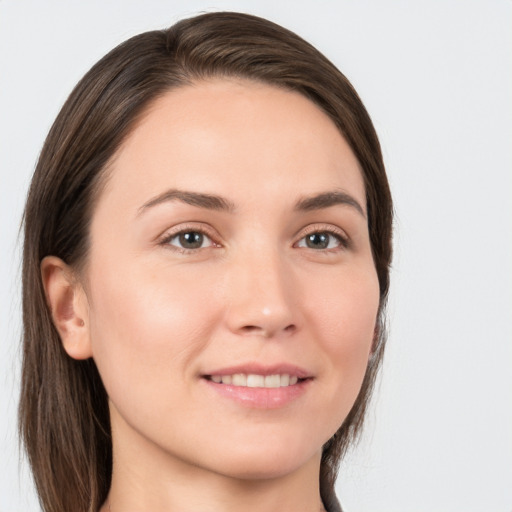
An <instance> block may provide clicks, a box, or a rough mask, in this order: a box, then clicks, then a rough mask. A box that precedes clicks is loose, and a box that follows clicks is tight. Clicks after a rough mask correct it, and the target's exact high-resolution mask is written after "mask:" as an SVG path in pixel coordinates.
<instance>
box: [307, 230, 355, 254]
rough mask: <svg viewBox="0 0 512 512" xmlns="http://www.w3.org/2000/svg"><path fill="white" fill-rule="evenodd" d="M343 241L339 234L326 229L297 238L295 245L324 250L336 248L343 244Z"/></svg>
mask: <svg viewBox="0 0 512 512" xmlns="http://www.w3.org/2000/svg"><path fill="white" fill-rule="evenodd" d="M344 245H345V244H344V241H343V240H342V239H341V237H340V236H338V235H335V234H334V233H330V232H328V231H316V232H314V233H310V234H309V235H306V236H305V237H304V238H302V239H301V240H299V242H298V244H297V247H307V248H308V249H316V250H325V249H336V248H337V247H341V246H344Z"/></svg>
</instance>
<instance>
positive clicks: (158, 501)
mask: <svg viewBox="0 0 512 512" xmlns="http://www.w3.org/2000/svg"><path fill="white" fill-rule="evenodd" d="M169 190H173V191H174V190H185V191H190V192H194V193H202V194H209V195H215V196H222V198H224V199H225V202H226V203H229V206H230V208H229V209H226V210H220V209H211V208H204V207H200V206H197V205H192V204H188V203H187V202H185V201H183V200H180V199H177V198H174V199H169V198H168V200H163V201H162V200H161V201H160V202H158V201H157V204H151V203H152V202H153V203H155V201H154V200H155V198H159V197H160V199H162V198H161V195H162V194H163V193H165V192H166V191H169ZM333 191H335V192H336V193H339V192H342V193H344V194H346V195H348V196H350V198H352V199H353V200H354V203H353V204H347V203H346V202H342V203H340V204H333V205H331V206H325V207H320V208H314V209H308V210H304V209H302V210H298V209H297V203H298V202H300V201H301V200H303V199H304V198H307V197H311V196H315V195H317V194H321V193H325V192H333ZM355 202H357V204H359V205H360V206H361V211H359V210H358V208H357V207H356V206H354V204H355ZM144 205H146V206H144ZM365 208H366V202H365V190H364V184H363V179H362V175H361V170H360V167H359V164H358V161H357V159H356V158H355V156H354V154H353V153H352V151H351V150H350V148H349V146H348V144H347V143H346V142H345V140H344V139H343V137H342V136H341V135H340V133H339V131H338V130H337V128H336V127H335V125H334V124H333V123H332V121H331V120H330V119H329V118H328V117H327V116H326V115H325V114H324V113H323V112H322V111H321V110H320V109H319V108H318V107H317V106H316V105H314V104H313V103H312V102H310V101H309V100H307V99H306V98H304V97H303V96H301V95H299V94H298V93H295V92H290V91H286V90H282V89H277V88H274V87H271V86H268V85H262V84H256V83H252V82H247V81H240V80H227V79H222V80H221V79H218V80H212V81H208V82H201V83H198V84H195V85H193V86H187V87H184V88H181V89H178V90H174V91H171V92H169V93H167V94H165V95H164V96H162V97H161V98H159V99H158V100H156V102H155V103H154V104H153V105H152V106H151V107H150V108H149V110H148V112H147V113H146V115H145V116H144V117H143V118H142V120H141V121H140V122H139V123H138V125H137V126H136V128H135V129H134V131H133V132H132V133H131V134H130V135H129V136H128V137H127V139H126V140H125V142H124V144H123V145H122V147H121V148H120V150H119V151H118V153H117V154H116V156H115V158H114V159H113V161H112V162H111V165H110V167H109V178H108V180H107V183H106V186H105V188H104V189H103V190H102V192H101V195H100V196H99V198H98V201H97V205H96V208H95V211H94V213H93V218H92V223H91V231H90V238H91V249H90V253H89V255H88V260H87V265H86V268H85V271H84V273H83V274H82V275H80V276H76V274H74V273H73V271H72V269H69V268H68V267H67V266H66V265H65V264H64V262H62V261H61V260H59V259H57V258H55V257H48V258H46V259H45V260H44V261H43V264H42V274H43V281H44V284H45V288H46V292H47V296H48V300H49V302H50V304H51V307H52V313H53V316H54V321H55V324H56V326H57V328H58V330H59V332H60V334H61V338H62V341H63V344H64V348H65V349H66V350H67V352H68V354H69V355H70V356H71V357H74V358H77V359H83V358H88V357H93V358H94V360H95V362H96V364H97V366H98V369H99V371H100V374H101V377H102V379H103V382H104V384H105V387H106V389H107V392H108V394H109V397H110V410H111V419H112V431H113V450H114V452H113V453H114V470H113V479H112V487H111V491H110V494H109V500H108V502H107V503H106V504H105V506H104V508H103V509H102V510H103V511H107V510H109V508H108V506H109V505H110V506H111V510H112V511H113V512H115V511H118V510H123V511H124V512H132V511H133V512H135V511H139V512H140V511H142V510H148V511H149V510H151V511H152V512H158V511H162V512H163V511H169V510H180V511H188V510H204V511H212V512H213V511H231V510H233V511H235V510H236V511H239V510H245V511H257V510H264V511H266V512H268V511H277V510H294V511H317V510H319V509H321V501H320V497H319V488H318V474H319V466H320V456H321V450H322V446H323V444H324V443H325V442H326V441H327V440H328V439H329V438H330V437H331V436H332V435H333V434H334V432H335V431H336V430H337V429H338V427H339V426H340V425H341V423H342V422H343V420H344V419H345V417H346V416H347V414H348V412H349V411H350V408H351V407H352V404H353V403H354V400H355V398H356V396H357V393H358V391H359V389H360V386H361V383H362V380H363V377H364V373H365V370H366V366H367V363H368V357H369V355H370V351H371V345H372V341H373V338H374V332H375V322H376V317H377V311H378V305H379V285H378V280H377V275H376V271H375V267H374V263H373V259H372V254H371V247H370V242H369V236H368V227H367V220H366V213H365ZM180 231H181V232H183V231H185V232H199V233H201V232H203V233H204V235H203V242H202V245H201V246H200V247H199V248H196V249H194V248H192V249H190V248H189V249H188V250H183V247H180V238H179V236H178V235H177V234H178V233H179V232H180ZM312 233H317V235H319V236H321V234H324V235H323V236H325V237H326V238H325V240H327V241H328V245H327V247H326V248H325V247H324V246H319V245H318V244H317V245H313V246H308V244H307V242H306V238H305V237H306V235H310V234H312ZM315 240H318V238H316V239H315ZM320 245H321V244H320ZM242 362H243V363H259V364H264V365H270V364H278V363H288V364H293V365H296V366H299V367H301V368H303V369H305V370H307V372H308V376H310V379H309V380H308V382H307V386H306V388H305V391H304V392H303V393H302V394H300V396H298V397H297V398H296V399H294V400H291V401H289V402H287V403H286V404H284V405H283V406H282V407H277V408H265V407H263V408H255V407H251V406H247V405H244V404H241V403H238V402H236V401H234V400H231V399H230V398H226V397H224V396H221V395H220V394H219V393H217V392H216V391H215V390H212V388H211V386H210V385H209V383H208V382H207V381H206V380H205V379H204V378H203V376H204V375H205V374H208V373H211V372H212V371H213V370H215V369H219V368H225V367H229V366H233V365H237V364H239V363H242ZM198 489H200V492H198ZM252 497H254V499H251V498H252Z"/></svg>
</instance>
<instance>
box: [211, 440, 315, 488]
mask: <svg viewBox="0 0 512 512" xmlns="http://www.w3.org/2000/svg"><path fill="white" fill-rule="evenodd" d="M321 454H322V447H321V446H320V447H319V448H317V449H313V448H311V447H309V449H308V447H307V444H305V443H303V444H302V445H301V446H293V445H291V444H290V443H286V442H284V443H283V442H281V443H280V446H275V445H273V444H264V443H262V444H259V445H253V446H247V445H246V446H244V447H243V449H240V447H238V446H237V447H236V449H234V450H232V451H231V453H230V454H229V455H228V454H224V456H223V457H222V458H221V460H222V463H221V464H220V465H217V468H218V469H217V472H219V473H222V474H224V475H225V476H228V477H230V478H236V479H241V480H267V479H273V478H282V477H284V476H286V475H289V474H291V473H294V472H296V471H298V470H300V469H301V468H303V467H305V466H309V465H311V464H312V465H317V466H318V467H319V466H320V459H321Z"/></svg>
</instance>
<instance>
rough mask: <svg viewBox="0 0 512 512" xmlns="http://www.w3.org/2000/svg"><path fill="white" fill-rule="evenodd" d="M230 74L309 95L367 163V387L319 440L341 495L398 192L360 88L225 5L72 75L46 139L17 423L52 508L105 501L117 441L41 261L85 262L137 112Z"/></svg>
mask: <svg viewBox="0 0 512 512" xmlns="http://www.w3.org/2000/svg"><path fill="white" fill-rule="evenodd" d="M222 76H226V77H228V76H229V77H240V78H246V79H249V80H256V81H260V82H264V83H267V84H271V85H275V86H278V87H283V88H287V89H290V90H294V91H297V92H299V93H301V94H303V95H304V96H305V97H307V98H309V99H310V100H311V101H313V102H314V103H316V104H317V105H319V106H320V107H321V108H322V109H323V110H324V111H325V113H326V114H327V115H328V116H329V117H330V118H331V119H332V120H333V122H334V123H335V124H336V126H337V127H338V129H339V130H340V132H341V134H342V135H343V137H344V138H345V139H346V140H347V142H348V144H349V145H350V147H351V148H352V150H353V152H354V154H355V155H356V157H357V158H358V160H359V163H360V165H361V169H362V172H363V177H364V182H365V186H366V199H367V210H368V229H369V234H370V241H371V246H372V251H373V257H374V262H375V267H376V270H377V274H378V279H379V284H380V313H379V318H378V325H377V329H376V333H377V335H376V340H375V345H374V352H373V355H372V357H371V358H370V361H369V364H368V368H367V372H366V375H365V378H364V382H363V385H362V388H361V391H360V393H359V395H358V397H357V399H356V401H355V404H354V406H353V408H352V410H351V411H350V413H349V415H348V417H347V418H346V420H345V421H344V423H343V424H342V425H341V426H340V428H339V430H338V432H337V433H336V435H335V436H334V437H333V438H332V439H331V441H329V442H328V443H327V444H326V445H325V446H324V450H323V457H322V463H321V473H320V492H321V496H322V499H323V501H324V503H325V504H326V506H329V504H330V503H336V497H335V494H334V483H335V479H336V474H337V468H338V464H339V461H340V458H341V457H342V456H343V454H344V452H345V451H346V449H347V447H348V446H349V445H350V444H351V443H352V442H353V441H354V439H355V438H356V437H357V434H358V432H359V431H360V429H361V425H362V422H363V419H364V415H365V410H366V408H367V405H368V401H369V398H370V395H371V391H372V388H373V384H374V381H375V377H376V373H377V370H378V368H379V366H380V363H381V359H382V354H383V349H384V338H385V333H384V327H383V318H384V317H383V311H384V306H385V302H386V296H387V292H388V286H389V265H390V261H391V228H392V204H391V196H390V192H389V187H388V183H387V178H386V174H385V170H384V165H383V161H382V155H381V150H380V146H379V142H378V139H377V135H376V133H375V130H374V128H373V125H372V122H371V120H370V117H369V116H368V114H367V112H366V110H365V108H364V106H363V104H362V102H361V100H360V99H359V97H358V95H357V93H356V92H355V91H354V89H353V87H352V86H351V84H350V83H349V82H348V80H347V79H346V78H345V76H344V75H343V74H341V73H340V72H339V71H338V70H337V69H336V67H335V66H334V65H333V64H332V63H331V62H329V61H328V60H327V59H326V58H325V57H324V56H323V55H322V54H321V53H319V52H318V51H317V50H316V49H315V48H313V47H312V46H311V45H310V44H309V43H307V42H306V41H304V40H303V39H301V38H300V37H298V36H297V35H295V34H293V33H292V32H290V31H288V30H286V29H284V28H282V27H280V26H278V25H276V24H274V23H271V22H269V21H267V20H264V19H262V18H258V17H255V16H250V15H246V14H239V13H229V12H219V13H210V14H204V15H200V16H197V17H194V18H190V19H186V20H182V21H180V22H178V23H177V24H176V25H174V26H172V27H171V28H169V29H167V30H156V31H151V32H146V33H143V34H140V35H138V36H135V37H133V38H131V39H129V40H128V41H126V42H124V43H123V44H121V45H119V46H118V47H116V48H115V49H114V50H112V51H111V52H110V53H108V54H107V55H106V56H105V57H104V58H102V59H101V60H100V61H99V62H98V63H97V64H95V65H94V66H93V68H92V69H91V70H90V71H89V72H88V73H87V74H86V75H85V76H84V77H83V78H82V80H81V81H80V82H79V83H78V84H77V86H76V87H75V89H74V90H73V92H72V93H71V95H70V96H69V98H68V100H67V101H66V103H65V104H64V106H63V108H62V110H61V111H60V113H59V115H58V117H57V119H56V120H55V123H54V124H53V126H52V128H51V130H50V132H49V134H48V137H47V139H46V141H45V144H44V147H43V149H42V152H41V155H40V158H39V161H38V164H37V167H36V170H35V173H34V176H33V179H32V183H31V186H30V190H29V194H28V199H27V204H26V209H25V215H24V229H25V231H24V233H25V236H24V248H23V371H22V383H21V399H20V405H19V422H20V426H19V428H20V435H21V438H22V440H23V443H24V445H25V448H26V451H27V453H28V457H29V461H30V464H31V466H32V470H33V475H34V479H35V483H36V487H37V491H38V494H39V498H40V502H41V505H42V508H43V510H44V511H45V512H64V511H66V512H67V511H70V510H73V511H74V512H96V511H97V510H98V509H99V507H100V506H101V504H102V503H103V502H104V500H105V499H106V496H107V493H108V490H109V487H110V479H111V471H112V443H111V437H110V421H109V410H108V401H107V394H106V392H105V389H104V387H103V384H102V382H101V379H100V376H99V374H98V371H97V369H96V366H95V363H94V361H93V360H92V359H89V360H86V361H77V360H74V359H72V358H70V357H69V356H68V355H67V354H66V353H65V351H64V349H63V348H62V345H61V342H60V339H59V336H58V334H57V331H56V329H55V327H54V325H53V323H52V319H51V314H50V311H49V308H48V306H47V304H46V300H45V294H44V290H43V285H42V281H41V275H40V263H41V260H42V259H43V258H44V257H45V256H47V255H55V256H58V257H60V258H61V259H62V260H64V261H65V262H66V263H67V264H68V265H71V266H72V267H74V268H77V269H78V268H80V267H81V265H83V263H84V262H85V261H86V259H87V254H88V248H89V235H88V232H89V223H90V220H91V215H92V211H93V208H94V202H95V199H96V198H97V197H98V195H99V193H100V192H101V185H102V180H103V178H104V176H105V173H106V172H107V171H106V168H107V164H108V162H109V161H110V160H111V159H112V157H113V155H114V154H115V153H116V150H117V149H118V148H119V146H120V144H121V143H122V141H123V140H124V139H125V138H126V136H127V134H128V133H129V132H130V130H131V129H132V128H133V126H134V124H135V123H136V121H137V119H138V118H139V117H140V116H141V115H142V114H143V113H144V112H145V111H146V109H147V107H148V105H149V103H150V102H152V101H154V100H155V99H156V98H157V97H159V96H161V95H162V94H164V93H165V92H167V91H169V90H172V89H173V88H177V87H182V86H184V85H186V84H189V83H193V82H195V81H197V80H201V79H208V78H210V77H222Z"/></svg>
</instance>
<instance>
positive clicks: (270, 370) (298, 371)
mask: <svg viewBox="0 0 512 512" xmlns="http://www.w3.org/2000/svg"><path fill="white" fill-rule="evenodd" d="M235 373H245V374H246V375H263V376H267V375H285V374H287V375H290V376H296V377H297V378H299V379H307V378H309V377H312V375H311V373H310V372H308V371H307V370H305V369H304V368H301V367H299V366H296V365H294V364H288V363H279V364H272V365H264V364H260V363H244V364H238V365H236V366H227V367H223V368H218V369H214V370H212V371H209V372H207V373H203V374H202V375H203V376H211V375H220V376H223V375H234V374H235Z"/></svg>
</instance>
